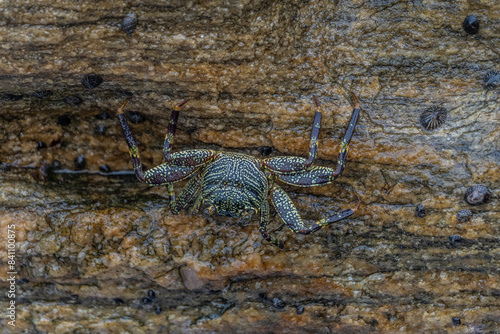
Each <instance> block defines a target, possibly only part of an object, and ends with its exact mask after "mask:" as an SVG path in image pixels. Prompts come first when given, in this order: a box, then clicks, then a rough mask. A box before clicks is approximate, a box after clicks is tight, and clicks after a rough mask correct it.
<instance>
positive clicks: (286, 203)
mask: <svg viewBox="0 0 500 334" xmlns="http://www.w3.org/2000/svg"><path fill="white" fill-rule="evenodd" d="M271 200H272V202H273V205H274V207H275V208H276V212H278V215H279V216H280V218H281V219H282V220H283V221H284V222H285V223H286V224H287V225H288V227H289V228H290V229H291V230H292V231H293V232H295V233H301V234H310V233H313V232H316V231H318V230H320V229H322V228H323V227H325V226H328V225H331V224H333V223H335V222H338V221H340V220H342V219H344V218H347V217H349V216H351V215H352V214H353V213H354V212H355V211H356V210H357V209H358V207H359V203H360V201H359V200H358V204H357V205H356V207H355V208H353V209H348V210H344V211H342V212H340V213H338V214H336V215H333V216H330V217H327V218H324V219H321V220H318V221H317V222H315V223H314V224H312V225H311V226H305V225H304V221H303V220H302V218H301V217H300V215H299V212H298V211H297V208H296V207H295V205H294V204H293V202H292V200H291V199H290V197H289V196H288V195H287V194H286V192H285V191H284V190H283V189H281V187H280V186H278V185H277V184H274V185H273V187H272V188H271Z"/></svg>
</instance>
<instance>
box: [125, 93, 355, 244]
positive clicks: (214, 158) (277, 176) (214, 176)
mask: <svg viewBox="0 0 500 334" xmlns="http://www.w3.org/2000/svg"><path fill="white" fill-rule="evenodd" d="M351 95H352V102H353V103H352V104H353V105H354V109H353V112H352V115H351V119H350V121H349V126H348V127H347V129H346V132H345V134H344V137H343V139H342V141H341V143H340V152H339V156H338V161H337V167H336V168H331V167H323V166H315V165H314V164H313V163H314V160H315V159H316V156H317V152H318V135H319V131H320V126H321V117H322V112H321V108H320V104H319V102H318V99H317V97H316V96H313V100H314V103H315V105H316V112H315V115H314V121H313V128H312V132H311V138H310V146H309V156H308V157H307V158H303V157H296V156H278V157H270V158H265V159H258V158H255V157H253V156H250V155H246V154H241V153H232V152H222V151H214V150H208V149H189V150H184V151H180V152H172V151H171V149H172V143H173V140H174V134H175V130H176V127H177V120H178V118H179V113H180V109H181V107H182V106H183V105H184V104H185V103H186V102H187V100H185V101H183V102H182V103H180V104H178V105H176V106H175V107H174V108H173V110H172V114H171V116H170V122H169V126H168V130H167V134H166V136H165V141H164V145H163V163H162V164H161V165H159V166H157V167H154V168H151V169H149V170H146V171H143V167H142V164H141V159H140V156H139V151H138V148H137V145H136V144H135V141H134V138H133V136H132V133H131V131H130V128H129V126H128V124H127V119H126V117H125V114H124V109H125V106H126V105H127V103H128V102H129V100H130V98H128V99H126V100H125V101H124V102H123V103H122V104H121V106H120V107H119V109H118V112H117V115H118V118H119V121H120V125H121V127H122V129H123V134H124V136H125V140H126V141H127V145H128V148H129V152H130V157H131V160H132V165H133V168H134V172H135V175H136V176H137V178H138V179H139V181H141V182H144V183H146V184H148V185H151V186H158V185H166V186H167V189H168V193H169V196H170V210H171V212H172V213H173V214H174V215H177V214H179V213H180V212H181V211H182V210H184V209H185V208H186V207H187V206H188V205H189V204H190V203H192V202H194V204H193V209H192V211H193V212H195V213H196V212H199V211H200V208H203V212H204V214H205V215H219V216H230V217H239V218H240V219H242V221H244V222H248V221H250V220H251V218H252V216H253V215H255V214H257V213H259V212H260V224H259V231H260V233H261V234H262V237H263V238H264V239H265V240H267V241H269V242H271V243H272V244H274V245H276V246H278V247H279V248H283V243H282V242H280V241H279V240H277V239H276V238H275V237H273V236H271V235H270V234H269V232H268V224H269V211H270V205H269V201H268V199H270V201H271V203H272V205H273V206H274V208H275V209H276V212H277V213H278V215H279V217H280V218H281V219H282V220H283V222H284V223H285V224H286V225H287V226H288V227H289V228H290V229H291V230H292V231H293V232H295V233H300V234H310V233H313V232H316V231H318V230H320V229H321V228H324V227H326V226H329V225H331V224H333V223H335V222H338V221H340V220H342V219H345V218H347V217H349V216H351V215H352V214H354V212H355V211H356V210H357V209H358V207H359V203H360V201H359V199H358V202H357V205H356V206H355V207H354V208H352V209H348V210H344V211H342V212H339V213H336V214H334V215H331V216H328V217H326V218H323V219H321V220H319V221H317V222H315V223H313V224H308V225H309V226H306V224H305V223H304V221H303V220H302V218H301V217H300V215H299V212H298V211H297V208H296V207H295V205H294V204H293V202H292V200H291V199H290V197H289V196H288V194H287V193H286V192H285V191H284V190H283V189H282V188H281V186H280V185H279V184H278V183H277V182H276V181H280V182H282V183H285V184H288V185H292V186H298V187H313V186H320V185H325V184H329V183H332V182H333V181H334V180H335V179H336V178H337V177H339V176H340V175H341V174H342V171H343V170H344V167H345V164H346V159H347V153H348V149H349V142H350V140H351V138H352V136H353V134H354V128H355V126H356V123H357V120H358V117H359V113H360V104H359V101H358V99H357V98H356V95H354V93H351ZM186 179H188V180H189V181H188V182H187V184H186V185H185V187H184V188H183V189H182V191H181V192H180V194H179V195H178V197H177V198H175V196H174V187H173V184H174V183H176V182H179V181H183V180H186Z"/></svg>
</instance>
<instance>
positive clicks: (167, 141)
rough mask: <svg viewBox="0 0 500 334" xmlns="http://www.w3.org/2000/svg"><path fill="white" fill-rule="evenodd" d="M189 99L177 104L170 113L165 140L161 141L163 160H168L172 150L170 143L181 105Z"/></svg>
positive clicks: (172, 139) (172, 140)
mask: <svg viewBox="0 0 500 334" xmlns="http://www.w3.org/2000/svg"><path fill="white" fill-rule="evenodd" d="M188 101H189V100H184V101H182V102H181V103H179V104H178V105H176V106H175V107H174V108H173V110H172V114H170V121H169V123H168V129H167V134H166V135H165V141H164V142H163V159H164V161H169V157H170V151H171V150H172V144H173V142H174V135H175V130H176V129H177V120H178V119H179V112H180V110H181V107H182V106H183V105H185V104H186V103H187V102H188Z"/></svg>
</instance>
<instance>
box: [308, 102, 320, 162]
mask: <svg viewBox="0 0 500 334" xmlns="http://www.w3.org/2000/svg"><path fill="white" fill-rule="evenodd" d="M313 100H314V104H315V105H316V112H315V113H314V121H313V128H312V130H311V144H310V145H309V158H308V159H307V162H306V163H305V167H309V166H311V165H312V163H313V162H314V160H315V159H316V156H317V154H318V136H319V130H320V129H321V109H320V107H319V102H318V98H317V97H316V95H313Z"/></svg>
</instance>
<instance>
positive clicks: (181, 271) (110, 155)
mask: <svg viewBox="0 0 500 334" xmlns="http://www.w3.org/2000/svg"><path fill="white" fill-rule="evenodd" d="M128 13H135V14H136V15H137V25H136V26H135V29H134V32H133V34H132V35H131V36H129V35H127V34H126V33H125V32H124V31H123V30H122V20H123V18H124V17H125V16H126V15H127V14H128ZM471 14H473V15H475V16H476V17H477V19H478V20H479V22H480V25H479V27H480V28H479V31H478V32H477V34H474V35H469V34H467V33H466V32H465V31H464V30H463V28H462V24H463V21H464V19H465V18H466V17H467V16H468V15H471ZM1 15H2V20H0V42H1V45H2V48H0V60H1V61H0V96H3V97H4V98H3V99H2V100H1V103H2V109H1V111H0V162H2V165H1V166H0V167H1V168H0V170H1V172H0V205H1V210H0V229H1V233H0V241H1V243H2V245H7V243H8V229H9V228H8V226H9V225H15V231H16V232H15V239H16V246H17V247H16V259H15V261H16V265H15V266H16V268H15V269H16V271H17V273H18V274H17V276H16V277H17V284H16V287H17V291H16V327H15V328H14V327H9V326H8V325H7V324H6V321H7V320H8V319H7V316H6V313H2V325H1V326H2V327H1V328H2V329H3V328H5V330H8V331H10V332H12V333H16V332H17V333H32V332H37V331H38V332H48V333H53V332H56V333H66V332H81V333H87V332H110V333H120V332H125V331H129V332H134V333H141V332H144V333H146V332H170V333H213V332H238V333H257V332H261V333H264V332H273V333H396V332H398V333H423V332H425V333H494V332H495V331H498V330H499V328H500V320H499V319H500V301H499V300H500V298H499V297H500V269H499V268H500V246H499V245H500V243H499V241H500V233H499V232H500V222H499V221H500V210H499V200H498V196H499V190H498V189H499V184H500V181H499V179H500V178H499V174H500V169H499V165H500V150H499V142H500V141H499V138H500V125H499V121H500V116H499V92H500V90H499V89H498V87H497V88H493V89H491V90H490V89H488V90H486V89H485V87H484V77H485V75H486V74H487V73H488V72H490V71H498V70H500V49H499V48H498V46H499V45H500V43H499V42H500V8H499V6H498V4H497V1H493V0H492V1H481V2H467V3H466V2H458V1H446V2H418V1H417V2H400V1H377V2H361V1H359V2H358V1H353V2H351V1H350V2H344V1H317V2H312V1H284V2H270V1H229V2H226V1H210V2H194V1H191V2H189V1H188V2H185V1H169V2H168V4H158V3H157V2H148V1H146V2H129V3H125V2H122V1H106V2H92V3H91V2H69V1H56V2H54V1H37V2H34V1H11V2H9V4H8V5H7V6H6V7H5V8H4V10H3V12H2V14H1ZM89 73H95V74H96V75H99V76H101V77H102V79H103V80H102V83H101V84H100V85H98V86H96V87H95V88H93V89H91V90H90V89H87V88H85V87H84V86H83V85H82V82H81V80H82V77H84V76H85V75H87V74H89ZM341 84H343V85H344V86H345V87H347V88H348V89H351V90H353V91H355V92H356V94H357V95H358V97H359V99H360V101H361V105H362V112H361V116H360V120H359V122H358V126H357V128H356V133H355V135H354V138H353V140H352V142H351V145H350V148H349V158H348V163H347V168H346V169H345V171H344V173H343V175H342V176H341V177H340V178H339V179H338V180H337V182H335V183H334V184H331V185H328V186H322V187H316V188H294V187H291V186H284V189H285V190H286V191H287V192H288V193H289V194H290V196H291V198H292V200H293V201H294V203H295V204H296V206H297V208H298V210H299V211H300V212H301V214H302V216H303V218H304V219H305V220H306V222H309V223H313V222H314V221H316V220H318V219H320V218H322V217H325V216H327V215H332V214H333V213H335V212H337V211H339V210H343V209H346V208H349V207H353V206H354V205H355V202H356V194H358V195H359V196H360V198H361V200H362V204H361V206H360V208H359V210H358V211H357V212H356V214H355V215H354V216H352V217H350V218H348V219H346V220H344V221H341V222H340V223H338V224H335V225H334V226H331V227H327V228H325V229H323V230H321V231H319V232H317V233H314V234H311V235H309V236H303V235H295V234H293V233H292V232H291V231H289V230H288V229H287V228H286V227H285V226H284V225H283V224H282V223H281V221H280V219H279V217H278V216H277V215H275V212H274V211H273V210H271V217H272V224H271V227H272V228H271V229H272V234H273V235H274V236H276V238H278V239H279V240H282V241H283V242H284V243H285V249H284V250H283V251H282V250H279V249H278V248H276V247H274V246H272V245H271V244H269V243H267V242H265V241H263V240H262V237H261V235H260V234H259V231H258V221H257V220H255V218H254V219H253V220H252V221H251V222H249V223H245V224H242V223H238V222H237V221H236V220H235V219H231V218H227V219H226V218H218V217H217V218H206V217H204V216H203V215H202V214H195V215H191V214H190V213H189V212H184V213H182V214H180V215H178V216H174V215H172V214H171V213H170V212H169V210H168V209H167V206H168V203H169V200H168V191H167V189H166V188H165V187H154V188H150V187H147V186H145V185H143V184H141V183H139V181H137V179H136V178H135V176H133V175H132V174H131V173H130V169H131V164H130V161H129V154H128V150H127V146H126V143H125V141H124V139H123V137H122V133H121V129H120V127H119V123H118V120H117V118H116V116H115V113H116V109H117V108H118V106H119V105H120V103H121V102H122V101H123V100H124V99H125V98H126V97H129V96H132V100H131V101H130V103H129V106H128V109H129V110H130V111H133V112H135V114H134V115H138V116H137V117H139V116H140V117H141V122H137V123H131V128H132V131H133V133H134V135H135V137H136V139H137V141H138V143H139V149H140V152H141V157H142V159H143V163H144V165H145V166H146V168H151V167H153V166H156V165H158V164H160V163H161V158H162V145H163V139H164V135H165V131H166V129H167V127H168V121H169V116H170V110H171V108H172V107H173V106H174V105H176V104H177V103H179V102H180V101H182V100H183V99H186V98H189V99H190V101H189V102H188V104H186V106H185V107H184V108H183V110H182V111H181V116H180V119H179V124H178V129H177V134H176V139H175V144H174V150H181V149H187V148H209V149H214V150H223V151H234V152H241V153H246V154H250V155H252V156H255V157H263V153H262V152H263V147H265V148H266V150H265V152H266V155H265V156H266V157H269V156H279V155H301V156H307V152H308V145H309V134H310V131H311V125H312V120H313V115H314V108H313V102H312V95H313V94H315V95H316V96H318V97H319V100H320V103H321V106H322V109H323V113H324V115H323V123H322V130H321V133H320V142H319V152H318V155H319V160H318V162H317V164H318V165H328V166H334V165H335V163H336V160H337V152H338V150H339V143H340V138H341V137H342V135H343V133H344V129H345V127H346V126H347V123H348V121H349V117H350V113H351V110H352V107H351V106H350V105H349V103H348V101H347V100H346V98H345V96H344V94H345V90H344V88H343V87H342V85H341ZM42 91H50V92H51V93H50V94H46V96H44V98H43V99H42V98H38V97H36V96H33V94H34V93H36V92H42ZM6 96H7V97H8V98H6ZM12 96H15V97H16V98H12ZM68 96H77V97H79V98H80V99H81V100H82V102H81V103H74V104H68V103H67V102H65V99H67V97H68ZM17 97H20V98H17ZM435 105H439V106H441V107H442V108H445V109H446V110H447V112H448V114H447V118H446V122H445V123H444V124H443V125H442V126H441V127H439V128H437V129H435V130H433V131H432V132H430V131H425V130H424V129H423V128H422V126H421V125H420V114H421V113H422V111H424V110H426V109H428V108H430V107H432V106H435ZM106 114H107V115H109V116H111V117H101V115H106ZM96 129H105V131H98V133H96ZM39 142H43V143H44V144H45V147H40V145H38V143H39ZM81 155H83V156H84V157H85V166H84V167H83V168H84V169H79V170H77V169H76V167H75V162H74V161H75V158H77V157H78V156H81ZM102 165H106V166H107V167H108V169H106V171H105V172H103V171H100V166H102ZM16 166H22V167H16ZM184 184H185V183H180V184H178V185H177V186H176V191H177V193H178V192H179V190H180V189H181V188H182V186H183V185H184ZM475 184H481V185H485V186H486V187H488V189H489V191H490V193H491V194H490V195H491V196H490V198H489V201H488V202H486V203H484V204H481V205H478V206H471V205H469V204H467V203H466V202H465V201H464V194H465V192H466V191H467V189H468V188H470V187H472V186H473V185H475ZM417 204H421V205H423V206H424V207H425V213H426V214H425V217H423V218H419V217H418V216H417V215H416V214H415V207H416V205H417ZM464 209H466V210H470V211H471V212H472V216H471V218H470V220H468V221H466V222H460V221H458V219H457V212H459V211H460V210H464ZM0 254H1V256H0V275H1V277H2V278H7V277H8V275H7V272H8V271H9V267H8V257H7V255H8V254H7V248H6V247H3V248H2V249H1V250H0ZM0 284H1V287H2V290H4V288H8V287H9V285H8V283H7V282H5V280H3V281H2V282H1V283H0ZM149 290H154V291H155V298H149V297H148V296H149V295H148V291H149ZM145 299H147V300H149V301H146V302H145ZM9 302H10V299H9V298H8V297H7V296H2V297H1V298H0V306H1V307H2V309H4V310H5V309H7V306H8V305H9ZM54 310H56V311H54Z"/></svg>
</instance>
